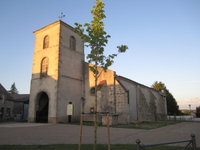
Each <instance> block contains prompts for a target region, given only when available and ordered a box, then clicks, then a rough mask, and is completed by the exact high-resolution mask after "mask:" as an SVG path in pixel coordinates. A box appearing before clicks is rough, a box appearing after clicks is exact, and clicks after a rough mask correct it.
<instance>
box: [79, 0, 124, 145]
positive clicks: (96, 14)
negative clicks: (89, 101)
mask: <svg viewBox="0 0 200 150" xmlns="http://www.w3.org/2000/svg"><path fill="white" fill-rule="evenodd" d="M104 6H105V4H104V3H103V2H102V1H101V0H96V2H95V4H94V6H93V9H92V10H91V13H92V15H93V19H92V21H91V22H90V23H85V24H84V25H82V24H80V23H75V26H76V27H75V30H76V31H77V33H78V34H79V35H80V36H81V38H82V39H83V41H84V43H85V46H86V47H90V49H91V51H90V53H89V54H88V55H87V59H88V62H89V63H92V64H94V65H90V66H89V69H90V71H92V72H93V75H94V78H95V107H94V111H95V120H94V126H95V131H94V145H93V149H96V143H97V114H96V112H97V80H98V78H99V76H100V75H101V73H102V71H104V72H106V70H107V69H108V67H110V66H111V65H112V64H113V63H114V61H113V59H114V58H115V57H116V56H117V55H118V54H119V53H124V52H126V50H127V49H128V47H127V46H126V45H121V46H117V49H118V53H116V54H110V55H108V56H105V55H104V50H105V47H106V44H107V43H108V38H110V37H111V36H110V35H108V34H107V33H106V32H105V31H104V22H103V21H102V20H103V19H104V18H106V15H105V14H104V12H105V11H104ZM85 32H86V33H85ZM99 67H100V68H101V70H99Z"/></svg>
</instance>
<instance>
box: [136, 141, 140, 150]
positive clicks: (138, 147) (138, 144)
mask: <svg viewBox="0 0 200 150" xmlns="http://www.w3.org/2000/svg"><path fill="white" fill-rule="evenodd" d="M135 142H136V143H137V150H140V143H141V141H140V140H139V139H137V140H136V141H135Z"/></svg>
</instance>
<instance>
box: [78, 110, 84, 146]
mask: <svg viewBox="0 0 200 150" xmlns="http://www.w3.org/2000/svg"><path fill="white" fill-rule="evenodd" d="M82 128H83V110H82V111H81V120H80V137H79V147H78V150H81V140H82Z"/></svg>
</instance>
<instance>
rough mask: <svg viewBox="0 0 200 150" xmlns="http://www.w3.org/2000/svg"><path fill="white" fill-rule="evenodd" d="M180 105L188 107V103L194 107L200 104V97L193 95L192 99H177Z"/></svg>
mask: <svg viewBox="0 0 200 150" xmlns="http://www.w3.org/2000/svg"><path fill="white" fill-rule="evenodd" d="M177 102H178V105H179V106H180V108H188V105H189V104H190V105H191V106H192V107H193V108H196V107H198V106H200V98H199V97H193V98H190V99H183V100H177Z"/></svg>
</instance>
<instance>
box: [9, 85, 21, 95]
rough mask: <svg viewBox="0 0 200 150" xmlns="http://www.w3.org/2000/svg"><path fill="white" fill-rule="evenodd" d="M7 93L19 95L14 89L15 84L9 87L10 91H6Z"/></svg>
mask: <svg viewBox="0 0 200 150" xmlns="http://www.w3.org/2000/svg"><path fill="white" fill-rule="evenodd" d="M8 93H11V94H18V93H19V92H18V90H17V88H16V86H15V82H14V83H13V84H12V85H11V87H10V90H9V91H8Z"/></svg>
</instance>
